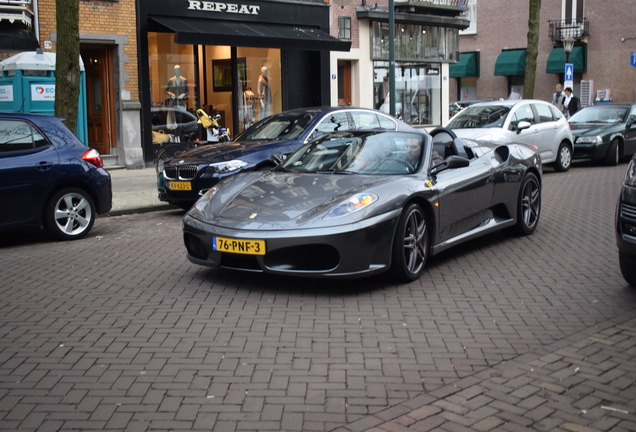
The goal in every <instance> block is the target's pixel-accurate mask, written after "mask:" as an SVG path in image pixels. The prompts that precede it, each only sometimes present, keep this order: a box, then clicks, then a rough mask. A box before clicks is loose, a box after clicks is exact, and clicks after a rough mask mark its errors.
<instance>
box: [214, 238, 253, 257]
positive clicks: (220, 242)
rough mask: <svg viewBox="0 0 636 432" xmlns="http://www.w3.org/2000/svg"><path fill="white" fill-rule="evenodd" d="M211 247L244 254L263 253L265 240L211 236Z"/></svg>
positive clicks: (216, 249) (220, 250) (221, 250)
mask: <svg viewBox="0 0 636 432" xmlns="http://www.w3.org/2000/svg"><path fill="white" fill-rule="evenodd" d="M212 249H213V250H215V251H219V252H230V253H237V254H245V255H265V240H243V239H240V240H239V239H232V238H226V237H212Z"/></svg>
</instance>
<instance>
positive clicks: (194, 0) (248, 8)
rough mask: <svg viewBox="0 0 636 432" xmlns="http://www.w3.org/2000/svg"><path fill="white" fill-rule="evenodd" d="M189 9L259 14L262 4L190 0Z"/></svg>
mask: <svg viewBox="0 0 636 432" xmlns="http://www.w3.org/2000/svg"><path fill="white" fill-rule="evenodd" d="M188 9H190V10H200V11H208V12H225V13H232V14H243V15H258V12H259V10H260V9H261V7H260V6H255V5H238V4H236V3H222V2H212V1H199V0H188Z"/></svg>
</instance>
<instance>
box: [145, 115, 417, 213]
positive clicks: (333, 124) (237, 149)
mask: <svg viewBox="0 0 636 432" xmlns="http://www.w3.org/2000/svg"><path fill="white" fill-rule="evenodd" d="M346 130H410V131H412V130H414V129H413V128H412V127H411V126H409V125H408V124H406V123H404V122H402V121H400V120H398V119H396V118H394V117H391V116H389V115H386V114H383V113H381V112H379V111H376V110H372V109H367V108H352V107H340V108H335V107H334V108H332V107H316V108H299V109H295V110H290V111H286V112H283V113H280V114H275V115H272V116H270V117H267V118H266V119H264V120H261V121H259V122H258V123H256V124H254V125H253V126H252V127H250V128H248V129H246V130H245V131H244V132H243V133H241V134H240V135H239V136H237V137H236V138H235V139H234V140H233V141H230V142H226V143H220V144H212V145H205V146H201V147H197V148H194V149H191V150H187V151H185V152H182V153H178V154H176V155H175V156H173V157H172V159H170V160H168V161H166V162H165V163H164V162H161V163H160V164H159V165H158V179H157V187H158V189H159V199H160V200H161V201H167V202H169V203H171V204H174V205H177V206H179V207H182V208H184V209H188V208H190V207H191V206H192V204H194V203H195V202H196V200H197V199H199V198H200V197H201V195H203V194H204V193H205V192H206V191H207V190H208V189H210V188H211V187H212V186H214V185H215V184H217V183H218V182H219V181H221V180H222V179H224V178H226V177H228V176H231V175H235V174H238V173H240V172H245V171H254V170H261V169H269V168H271V167H273V166H274V165H275V164H274V162H272V160H271V158H272V156H273V155H275V154H289V153H291V152H293V151H294V150H296V149H297V148H299V147H300V146H302V145H303V144H305V143H306V142H307V141H309V140H310V139H312V138H316V137H318V136H320V135H322V134H324V133H327V132H336V131H346Z"/></svg>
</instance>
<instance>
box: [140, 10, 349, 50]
mask: <svg viewBox="0 0 636 432" xmlns="http://www.w3.org/2000/svg"><path fill="white" fill-rule="evenodd" d="M152 19H153V20H154V21H155V22H157V23H159V24H160V25H162V26H164V27H166V28H167V29H169V30H172V31H173V32H174V33H175V37H174V40H175V42H176V43H180V44H193V45H195V44H200V45H230V46H243V47H257V48H284V49H299V50H310V51H320V50H329V51H349V49H350V48H351V42H344V41H341V40H339V39H336V38H334V37H332V36H330V35H329V34H327V33H325V32H323V31H321V30H318V29H316V28H311V27H297V26H282V25H273V24H258V23H246V22H234V21H232V22H230V21H210V20H197V19H189V18H183V19H182V18H164V17H161V18H159V17H153V18H152Z"/></svg>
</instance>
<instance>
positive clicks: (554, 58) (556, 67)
mask: <svg viewBox="0 0 636 432" xmlns="http://www.w3.org/2000/svg"><path fill="white" fill-rule="evenodd" d="M570 63H572V64H573V65H574V73H583V72H585V66H586V65H585V47H583V46H575V47H574V49H572V52H571V53H570ZM545 72H546V73H555V74H562V73H564V72H565V51H563V47H559V48H554V49H553V50H552V51H551V52H550V55H549V56H548V64H547V65H546V67H545Z"/></svg>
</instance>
